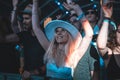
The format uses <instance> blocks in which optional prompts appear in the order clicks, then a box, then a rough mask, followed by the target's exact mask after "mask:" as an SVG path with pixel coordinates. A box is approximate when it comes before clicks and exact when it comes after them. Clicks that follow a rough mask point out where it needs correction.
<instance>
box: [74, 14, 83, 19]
mask: <svg viewBox="0 0 120 80" xmlns="http://www.w3.org/2000/svg"><path fill="white" fill-rule="evenodd" d="M83 17H84V13H82V14H81V15H79V16H78V17H77V19H76V20H80V19H82V18H83Z"/></svg>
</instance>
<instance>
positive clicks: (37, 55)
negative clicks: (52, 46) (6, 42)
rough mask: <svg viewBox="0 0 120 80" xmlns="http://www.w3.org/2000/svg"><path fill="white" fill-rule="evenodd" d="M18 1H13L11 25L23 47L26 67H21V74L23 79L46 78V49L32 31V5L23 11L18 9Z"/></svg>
mask: <svg viewBox="0 0 120 80" xmlns="http://www.w3.org/2000/svg"><path fill="white" fill-rule="evenodd" d="M17 5H18V0H13V11H12V14H11V24H12V29H13V32H14V34H15V35H16V36H15V37H17V38H18V39H19V40H18V41H19V43H20V44H21V46H23V51H24V52H23V53H24V54H23V55H24V56H22V58H23V57H24V62H22V63H24V64H22V65H24V66H22V65H20V66H21V67H20V73H21V74H22V77H23V79H26V78H29V77H30V75H39V76H45V67H44V63H43V56H44V53H45V47H44V46H41V45H40V44H39V42H38V40H37V38H36V36H35V34H34V32H33V30H32V4H28V5H27V6H26V7H25V9H24V10H23V11H20V10H19V8H18V6H17ZM20 13H21V14H22V17H23V21H22V22H20V21H19V19H18V17H19V14H20Z"/></svg>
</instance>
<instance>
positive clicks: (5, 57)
mask: <svg viewBox="0 0 120 80" xmlns="http://www.w3.org/2000/svg"><path fill="white" fill-rule="evenodd" d="M15 45H16V43H1V44H0V72H3V73H18V72H19V58H18V54H17V52H16V50H15Z"/></svg>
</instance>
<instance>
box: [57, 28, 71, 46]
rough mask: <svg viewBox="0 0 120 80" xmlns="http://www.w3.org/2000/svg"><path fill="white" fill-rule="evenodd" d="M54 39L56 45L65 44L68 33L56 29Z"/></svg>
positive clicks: (61, 29)
mask: <svg viewBox="0 0 120 80" xmlns="http://www.w3.org/2000/svg"><path fill="white" fill-rule="evenodd" d="M55 33H56V35H55V39H56V42H57V43H64V44H65V43H67V41H68V39H69V33H68V32H67V31H66V30H65V29H63V28H57V29H56V30H55Z"/></svg>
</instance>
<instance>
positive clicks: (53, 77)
mask: <svg viewBox="0 0 120 80" xmlns="http://www.w3.org/2000/svg"><path fill="white" fill-rule="evenodd" d="M46 68H47V73H46V75H47V77H49V78H50V80H72V75H71V73H72V69H71V68H68V67H57V66H56V64H54V63H47V65H46Z"/></svg>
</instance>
